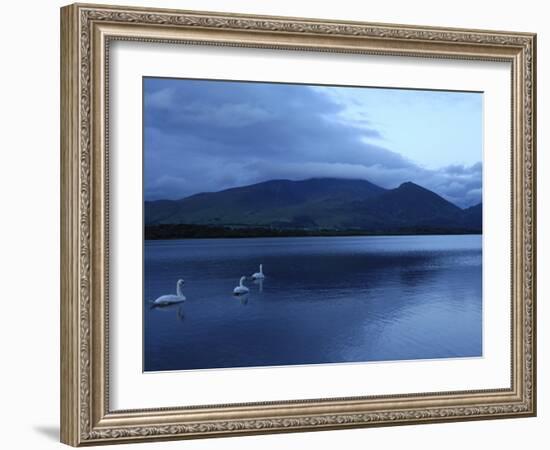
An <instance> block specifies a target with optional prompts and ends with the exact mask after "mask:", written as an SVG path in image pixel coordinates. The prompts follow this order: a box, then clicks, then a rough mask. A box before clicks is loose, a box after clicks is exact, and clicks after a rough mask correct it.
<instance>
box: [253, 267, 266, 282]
mask: <svg viewBox="0 0 550 450" xmlns="http://www.w3.org/2000/svg"><path fill="white" fill-rule="evenodd" d="M264 278H265V275H264V271H263V264H260V271H259V272H256V273H254V274H252V279H253V280H263V279H264Z"/></svg>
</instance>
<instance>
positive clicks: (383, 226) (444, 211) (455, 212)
mask: <svg viewBox="0 0 550 450" xmlns="http://www.w3.org/2000/svg"><path fill="white" fill-rule="evenodd" d="M481 211H482V207H481V204H479V205H476V206H474V207H471V208H467V209H464V210H463V209H461V208H459V207H458V206H456V205H454V204H452V203H450V202H448V201H447V200H445V199H444V198H442V197H441V196H439V195H437V194H436V193H434V192H432V191H430V190H428V189H425V188H423V187H421V186H419V185H417V184H414V183H411V182H407V183H403V184H401V185H400V186H399V187H397V188H395V189H384V188H382V187H380V186H377V185H375V184H373V183H370V182H369V181H366V180H347V179H337V178H313V179H309V180H303V181H290V180H271V181H266V182H263V183H257V184H253V185H249V186H243V187H238V188H232V189H227V190H223V191H219V192H208V193H201V194H196V195H192V196H190V197H186V198H183V199H181V200H159V201H151V202H145V225H146V227H148V228H151V227H154V226H162V225H193V226H195V228H194V229H196V226H200V227H210V228H211V230H210V233H209V234H212V232H213V228H216V229H223V228H228V229H243V228H244V229H247V228H248V229H252V228H253V229H256V230H258V229H260V230H261V229H270V230H271V233H273V232H274V230H275V231H276V232H277V233H278V232H279V231H281V230H293V231H294V232H296V233H299V232H300V230H301V232H307V233H308V234H311V233H315V232H316V231H319V232H320V231H321V230H322V231H323V233H330V231H331V230H332V231H333V232H335V233H336V232H338V233H341V232H346V233H349V232H352V231H354V230H355V231H357V232H361V234H362V233H366V232H372V233H376V234H383V233H384V232H388V233H395V232H410V233H413V234H414V233H415V232H421V233H426V232H430V230H431V231H433V232H437V233H445V232H450V233H457V232H465V233H480V232H481ZM180 228H181V227H180ZM214 234H215V233H214Z"/></svg>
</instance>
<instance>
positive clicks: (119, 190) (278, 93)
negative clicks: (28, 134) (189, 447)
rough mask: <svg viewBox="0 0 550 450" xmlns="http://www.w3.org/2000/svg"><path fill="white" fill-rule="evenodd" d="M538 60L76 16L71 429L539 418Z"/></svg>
mask: <svg viewBox="0 0 550 450" xmlns="http://www.w3.org/2000/svg"><path fill="white" fill-rule="evenodd" d="M535 55H536V36H535V35H534V34H531V33H518V32H505V31H486V30H466V29H446V28H433V27H422V26H408V25H385V24H372V23H359V22H346V23H343V22H335V21H329V20H315V19H298V18H286V17H259V16H249V15H241V14H227V13H210V12H196V11H174V10H159V9H143V8H130V7H111V6H97V5H82V4H75V5H71V6H67V7H64V8H62V9H61V60H62V61H61V91H62V98H61V111H62V113H61V177H62V180H61V182H62V192H61V205H62V211H61V228H62V230H61V233H62V234H61V236H62V247H61V264H62V267H61V269H62V270H61V274H62V275H61V292H62V298H61V315H62V317H61V319H62V320H61V327H62V328H61V355H62V360H61V369H62V371H61V440H62V442H64V443H66V444H70V445H73V446H80V445H91V444H107V443H123V442H137V441H146V440H162V439H186V438H199V437H201V438H204V437H216V436H231V435H243V434H259V433H275V432H296V431H314V430H326V429H336V428H345V427H348V428H349V427H368V426H383V425H384V426H385V425H401V424H421V423H433V422H444V421H459V420H476V419H497V418H507V417H530V416H534V415H535V414H536V366H535V364H536V352H535V349H536V336H535V325H536V316H535V313H536V310H535V274H536V272H535V262H536V213H535V197H536V191H535V178H536V176H535V162H536V161H535V144H536V130H535V126H536V122H535V86H536V74H535V67H536V62H535Z"/></svg>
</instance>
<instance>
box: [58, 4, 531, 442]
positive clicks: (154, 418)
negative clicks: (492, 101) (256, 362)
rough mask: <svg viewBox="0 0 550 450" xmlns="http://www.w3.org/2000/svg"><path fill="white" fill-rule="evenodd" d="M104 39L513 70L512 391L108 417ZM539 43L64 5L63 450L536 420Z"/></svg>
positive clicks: (489, 35) (499, 34)
mask: <svg viewBox="0 0 550 450" xmlns="http://www.w3.org/2000/svg"><path fill="white" fill-rule="evenodd" d="M115 41H138V42H156V43H170V44H176V43H177V44H189V45H193V44H197V43H199V44H203V45H212V46H222V47H224V46H225V47H242V48H247V47H250V48H260V49H266V50H269V51H277V50H278V49H284V50H295V51H304V52H305V51H313V52H334V53H355V54H366V55H388V56H411V57H417V58H437V59H440V58H443V59H459V60H464V61H504V62H508V63H510V65H511V72H512V73H511V80H512V84H511V87H510V90H511V102H512V105H511V111H512V117H511V119H510V123H511V136H512V139H511V147H512V148H511V159H512V164H511V167H512V170H511V172H512V173H511V180H512V182H511V185H510V190H511V198H512V205H511V222H512V223H511V249H512V255H511V261H512V264H511V268H510V270H511V281H512V282H511V293H512V295H511V297H512V298H511V303H510V308H511V315H510V316H511V324H510V328H511V334H510V336H511V358H510V371H511V376H510V379H511V385H510V386H509V388H498V389H483V390H469V391H451V392H435V391H434V392H427V393H415V392H411V393H407V394H399V395H386V396H384V395H382V396H376V395H373V396H362V395H361V393H358V394H357V396H353V397H346V398H341V397H335V398H324V399H311V400H309V399H308V400H298V399H296V400H285V401H265V400H264V399H262V398H258V399H257V402H253V403H247V402H243V403H232V404H222V405H208V406H192V405H180V406H178V407H163V406H162V405H160V406H159V408H154V409H139V410H113V409H112V408H111V407H110V387H109V361H110V359H109V358H110V355H109V301H108V300H109V295H108V293H109V282H110V279H109V265H108V261H109V251H110V250H109V207H110V205H109V195H108V192H109V183H110V178H109V176H110V175H109V146H108V143H109V142H108V141H109V127H110V124H109V110H108V98H109V79H108V66H109V57H110V53H109V50H110V45H111V44H112V43H113V42H115ZM535 89H536V36H535V35H534V34H531V33H517V32H503V31H485V30H467V29H446V28H433V27H421V26H405V25H385V24H374V23H359V22H345V23H344V22H337V21H329V20H315V19H299V18H286V17H260V16H249V15H241V14H228V13H210V12H195V11H175V10H162V9H143V8H130V7H114V6H106V5H103V6H99V5H86V4H74V5H70V6H66V7H64V8H62V9H61V242H62V245H61V441H62V442H64V443H66V444H69V445H72V446H81V445H94V444H112V443H124V442H138V441H148V440H166V439H188V438H189V439H192V438H204V437H218V436H232V435H245V434H262V433H277V432H297V431H314V430H327V429H340V428H351V427H370V426H385V425H400V424H422V423H434V422H447V421H460V420H476V419H497V418H509V417H531V416H534V415H535V414H536V302H535V299H536V211H535V204H536V185H535V184H536V181H535V180H536V158H535V151H536V118H535V106H536V100H535V98H536V95H535Z"/></svg>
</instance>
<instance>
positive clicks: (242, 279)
mask: <svg viewBox="0 0 550 450" xmlns="http://www.w3.org/2000/svg"><path fill="white" fill-rule="evenodd" d="M243 282H244V277H241V279H240V280H239V286H241V287H244V284H243Z"/></svg>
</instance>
